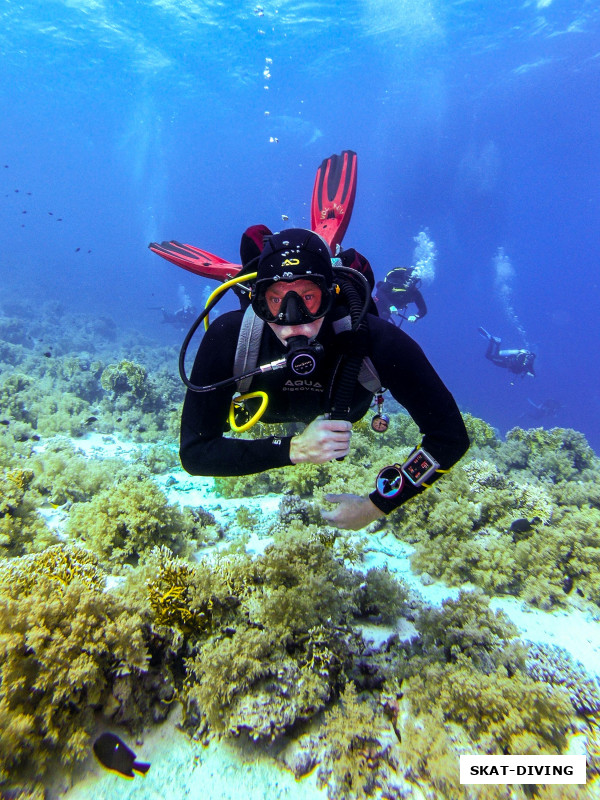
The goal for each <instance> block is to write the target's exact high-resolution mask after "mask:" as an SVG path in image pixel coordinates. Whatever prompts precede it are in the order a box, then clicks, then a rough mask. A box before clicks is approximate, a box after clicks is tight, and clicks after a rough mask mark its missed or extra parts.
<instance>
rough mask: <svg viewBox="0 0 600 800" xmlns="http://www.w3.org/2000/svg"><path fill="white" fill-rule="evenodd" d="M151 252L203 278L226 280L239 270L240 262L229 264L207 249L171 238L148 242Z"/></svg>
mask: <svg viewBox="0 0 600 800" xmlns="http://www.w3.org/2000/svg"><path fill="white" fill-rule="evenodd" d="M148 247H149V248H150V250H152V252H153V253H156V254H157V255H159V256H162V257H163V258H166V259H167V261H170V262H171V263H173V264H176V265H177V266H178V267H182V269H187V270H188V271H189V272H194V273H195V274H196V275H202V277H203V278H214V279H215V280H217V281H228V280H229V279H230V278H234V277H235V276H236V275H237V273H238V272H239V271H240V270H241V268H242V266H241V264H231V263H230V262H229V261H225V259H224V258H221V257H220V256H215V255H213V253H209V252H208V251H207V250H200V249H199V248H198V247H193V246H192V245H191V244H181V242H176V241H175V240H172V241H170V242H162V243H161V244H158V242H150V244H149V245H148Z"/></svg>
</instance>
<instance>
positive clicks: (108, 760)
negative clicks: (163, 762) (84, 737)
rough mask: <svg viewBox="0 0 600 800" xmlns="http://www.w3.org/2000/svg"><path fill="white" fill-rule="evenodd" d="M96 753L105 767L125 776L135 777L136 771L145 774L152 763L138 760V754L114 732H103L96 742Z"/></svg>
mask: <svg viewBox="0 0 600 800" xmlns="http://www.w3.org/2000/svg"><path fill="white" fill-rule="evenodd" d="M93 750H94V755H95V756H96V758H97V759H98V761H99V762H100V763H101V764H102V766H103V767H105V769H108V770H110V771H111V772H116V773H117V774H118V775H121V776H122V777H123V778H130V779H131V778H134V777H135V776H134V774H133V773H134V772H137V773H138V774H139V775H145V774H146V773H147V772H148V770H149V769H150V764H146V763H144V762H143V761H136V755H135V753H134V752H133V750H130V749H129V748H128V747H127V745H126V744H125V742H123V741H122V740H121V739H119V737H118V736H117V735H116V734H114V733H102V734H101V735H100V736H99V737H98V738H97V739H96V741H95V742H94V745H93Z"/></svg>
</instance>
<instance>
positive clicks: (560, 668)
mask: <svg viewBox="0 0 600 800" xmlns="http://www.w3.org/2000/svg"><path fill="white" fill-rule="evenodd" d="M527 674H528V675H529V676H530V677H531V678H533V679H534V680H535V681H543V682H544V683H548V684H550V685H551V686H561V687H563V688H564V689H566V690H567V691H568V693H569V700H570V701H571V705H572V706H573V708H574V709H575V711H576V712H577V713H578V714H582V715H585V716H597V715H600V682H599V681H598V678H597V677H594V676H592V675H590V674H589V673H588V672H587V671H586V669H585V667H584V666H583V664H581V663H580V662H578V661H575V659H574V658H573V657H572V656H571V655H570V653H568V652H567V651H566V650H565V649H564V648H562V647H558V645H549V644H534V643H531V642H530V643H529V648H528V651H527Z"/></svg>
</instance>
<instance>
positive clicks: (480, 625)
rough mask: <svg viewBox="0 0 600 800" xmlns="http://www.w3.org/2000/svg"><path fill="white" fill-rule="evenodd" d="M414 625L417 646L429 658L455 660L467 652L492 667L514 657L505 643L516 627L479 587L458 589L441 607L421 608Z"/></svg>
mask: <svg viewBox="0 0 600 800" xmlns="http://www.w3.org/2000/svg"><path fill="white" fill-rule="evenodd" d="M416 627H417V630H418V631H419V632H420V634H421V639H420V642H419V648H420V650H421V651H422V652H423V653H425V654H426V656H427V658H428V659H429V660H436V661H437V660H439V661H441V662H442V663H443V662H446V663H454V662H456V661H457V659H458V658H459V657H461V656H466V657H468V658H469V659H470V660H471V661H472V662H473V663H474V664H476V665H477V666H478V667H479V668H481V669H483V670H484V671H491V670H493V669H495V668H496V667H497V666H498V665H499V664H503V663H506V662H507V661H508V660H509V659H510V660H512V659H513V658H514V654H513V653H512V652H511V653H510V656H509V649H508V646H509V644H510V642H511V640H513V639H514V638H515V637H516V636H517V633H518V629H517V628H516V626H515V625H513V624H512V622H511V621H510V620H509V619H508V617H507V616H506V615H505V614H504V613H502V612H501V611H492V610H491V608H490V605H489V600H488V599H487V598H486V597H485V595H483V594H482V593H481V592H479V591H472V592H467V591H461V592H460V594H459V596H458V598H457V599H456V600H452V599H447V600H444V602H443V603H442V607H441V609H437V608H433V607H431V608H424V609H422V610H421V612H420V613H419V615H418V617H417V620H416Z"/></svg>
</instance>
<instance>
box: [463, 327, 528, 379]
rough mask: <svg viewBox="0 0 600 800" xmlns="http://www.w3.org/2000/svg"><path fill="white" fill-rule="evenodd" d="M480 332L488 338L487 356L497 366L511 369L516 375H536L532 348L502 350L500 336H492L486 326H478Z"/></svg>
mask: <svg viewBox="0 0 600 800" xmlns="http://www.w3.org/2000/svg"><path fill="white" fill-rule="evenodd" d="M477 330H478V331H479V333H480V334H481V335H482V336H483V337H484V339H487V340H488V346H487V350H486V352H485V357H486V358H487V359H489V360H490V361H491V362H492V363H493V364H496V366H497V367H504V368H505V369H508V370H510V372H512V373H514V374H515V375H521V376H522V377H524V376H525V375H530V376H531V377H532V378H533V377H535V372H534V371H533V362H534V361H535V353H532V352H531V350H526V349H522V350H500V344H501V342H502V340H501V339H500V338H499V337H498V336H492V334H491V333H488V332H487V331H486V329H485V328H478V329H477Z"/></svg>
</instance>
